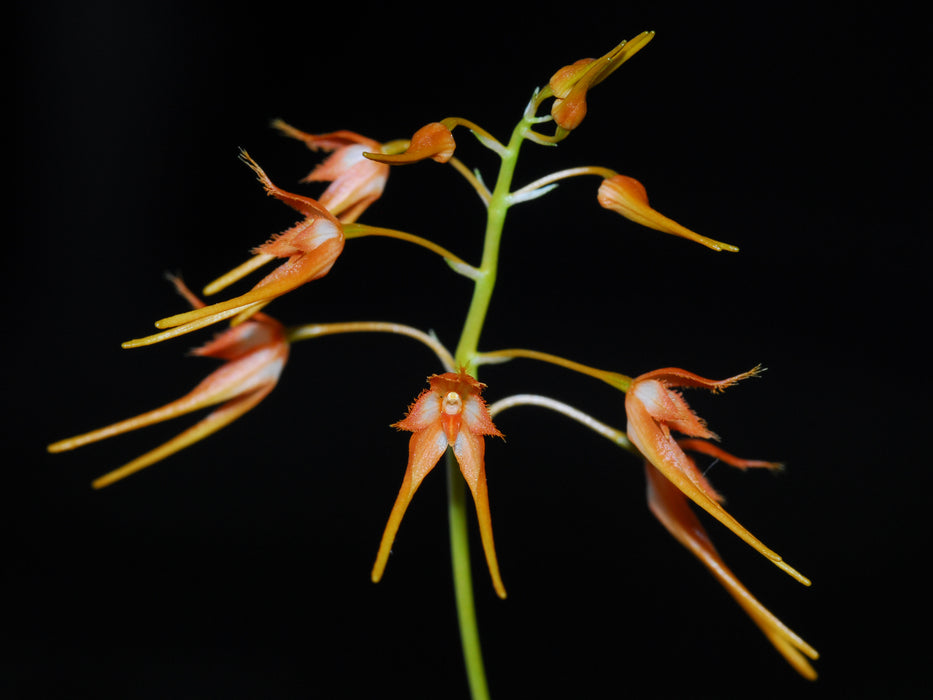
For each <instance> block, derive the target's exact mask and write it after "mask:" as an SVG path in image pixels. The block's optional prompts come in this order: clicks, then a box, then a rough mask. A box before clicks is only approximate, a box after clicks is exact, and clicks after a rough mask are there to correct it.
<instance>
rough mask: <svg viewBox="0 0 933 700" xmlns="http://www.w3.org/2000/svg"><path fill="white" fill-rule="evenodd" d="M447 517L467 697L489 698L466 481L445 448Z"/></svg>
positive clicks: (449, 452) (475, 698) (475, 699)
mask: <svg viewBox="0 0 933 700" xmlns="http://www.w3.org/2000/svg"><path fill="white" fill-rule="evenodd" d="M446 457H447V460H446V461H447V519H448V523H449V526H450V563H451V568H452V569H453V575H454V602H455V604H456V606H457V620H458V622H459V625H460V648H461V650H462V652H463V662H464V665H465V666H466V674H467V682H468V683H469V686H470V697H472V698H473V700H489V686H488V684H487V683H486V669H485V667H484V665H483V652H482V649H481V647H480V641H479V625H478V624H477V621H476V605H475V603H474V600H473V576H472V573H471V568H470V538H469V528H468V523H467V521H468V518H467V510H468V508H467V497H466V495H467V488H466V482H465V481H464V480H463V477H462V476H460V465H459V464H457V459H456V458H455V457H454V455H453V451H452V450H450V449H448V450H447V455H446Z"/></svg>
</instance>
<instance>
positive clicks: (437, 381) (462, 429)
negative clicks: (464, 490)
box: [372, 370, 505, 598]
mask: <svg viewBox="0 0 933 700" xmlns="http://www.w3.org/2000/svg"><path fill="white" fill-rule="evenodd" d="M428 382H429V384H430V388H429V389H425V390H424V391H423V392H422V393H421V395H420V396H418V398H417V399H416V400H415V402H414V403H413V404H412V405H411V408H410V409H409V410H408V415H407V416H405V418H404V420H401V421H399V422H398V423H396V424H395V427H396V428H399V429H400V430H409V431H411V432H412V433H413V435H412V436H411V440H410V441H409V443H408V467H407V469H406V471H405V478H404V479H403V480H402V488H401V490H400V491H399V494H398V497H397V498H396V500H395V505H394V506H393V507H392V512H391V514H390V515H389V521H388V523H387V524H386V529H385V532H384V533H383V535H382V542H381V543H380V545H379V552H378V554H377V555H376V563H375V565H374V566H373V571H372V580H373V581H376V582H378V581H379V580H380V579H381V578H382V574H383V572H384V571H385V567H386V562H387V561H388V558H389V551H390V550H391V548H392V543H393V541H394V540H395V535H396V533H397V532H398V528H399V524H400V523H401V522H402V517H403V516H404V515H405V511H406V509H407V508H408V504H409V503H411V499H412V497H413V496H414V495H415V491H417V490H418V487H419V486H420V485H421V482H422V481H423V480H424V477H426V476H427V475H428V473H429V472H430V471H431V470H432V469H434V467H435V465H436V464H437V462H438V461H439V460H440V458H441V456H442V455H443V454H444V453H445V452H446V451H447V448H448V447H451V448H453V452H454V456H455V457H456V458H457V462H458V463H459V465H460V471H461V473H462V474H463V478H464V479H466V482H467V485H468V486H469V487H470V492H471V493H472V494H473V502H474V503H475V505H476V516H477V519H478V520H479V528H480V537H481V539H482V542H483V550H484V551H485V553H486V563H487V564H488V566H489V573H490V575H491V576H492V583H493V586H494V587H495V589H496V593H497V594H498V595H499V596H500V597H501V598H505V586H504V585H503V583H502V577H501V576H500V574H499V564H498V561H497V560H496V550H495V545H494V543H493V538H492V519H491V515H490V511H489V495H488V493H487V491H486V467H485V462H484V458H483V455H484V453H485V442H484V436H486V435H497V436H499V437H502V433H500V432H499V431H498V430H497V429H496V426H495V425H493V423H492V418H491V417H490V416H489V411H488V409H487V408H486V403H485V402H484V401H483V399H482V398H481V397H480V393H481V392H482V390H483V388H484V387H485V385H484V384H481V383H480V382H478V381H477V380H476V379H474V378H473V377H471V376H470V375H469V374H467V373H466V372H465V371H463V370H461V371H460V372H459V373H455V372H447V373H445V374H435V375H433V376H431V377H429V378H428Z"/></svg>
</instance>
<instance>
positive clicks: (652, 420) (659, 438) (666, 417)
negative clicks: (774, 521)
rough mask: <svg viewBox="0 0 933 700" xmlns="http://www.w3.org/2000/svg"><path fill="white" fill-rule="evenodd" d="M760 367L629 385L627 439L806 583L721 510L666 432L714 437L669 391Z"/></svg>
mask: <svg viewBox="0 0 933 700" xmlns="http://www.w3.org/2000/svg"><path fill="white" fill-rule="evenodd" d="M758 372H759V368H757V367H756V368H754V369H752V370H751V371H749V372H744V373H742V374H739V375H736V376H734V377H729V378H728V379H723V380H719V381H716V380H713V379H704V378H703V377H700V376H697V375H696V374H693V373H691V372H687V371H686V370H682V369H677V368H673V367H669V368H667V369H659V370H655V371H653V372H648V373H647V374H643V375H641V376H639V377H636V378H635V379H634V380H633V381H632V385H631V387H629V390H628V392H627V393H626V395H625V413H626V415H627V417H628V428H627V432H628V437H629V439H630V440H631V441H632V444H634V445H635V447H637V448H638V450H639V452H641V453H642V455H644V457H645V459H647V460H648V462H650V463H651V464H652V465H653V466H654V467H655V469H657V470H658V471H659V472H661V473H662V474H663V475H664V476H665V477H667V479H668V480H669V481H670V482H671V483H672V484H674V486H676V487H677V488H678V489H680V491H682V492H683V493H684V495H686V496H687V497H688V498H689V499H690V500H692V501H693V502H694V503H696V504H697V505H698V506H700V507H701V508H703V509H704V510H705V511H706V512H708V513H709V514H710V515H712V516H713V517H714V518H716V519H717V520H718V521H719V522H721V523H722V524H723V525H725V526H726V527H727V528H729V529H730V530H732V532H734V533H735V534H736V535H738V536H739V537H740V538H742V539H743V540H745V542H747V543H748V544H749V545H751V546H752V547H753V548H755V549H756V550H757V551H758V552H760V553H761V554H763V555H764V556H765V557H767V558H768V559H770V560H771V562H772V563H774V564H775V565H776V566H778V567H779V568H780V569H782V570H783V571H785V572H787V573H788V574H790V575H791V576H793V577H794V578H795V579H797V580H798V581H800V582H801V583H803V584H805V585H810V581H809V580H808V579H807V578H805V577H804V576H802V575H801V574H800V573H799V572H798V571H797V570H795V569H794V568H792V567H791V566H789V565H788V564H786V563H785V562H784V560H783V559H782V558H781V557H780V555H778V554H777V552H774V551H773V550H771V549H769V548H768V547H766V546H765V545H764V543H762V542H761V541H760V540H759V539H758V538H757V537H755V536H754V535H752V533H750V532H749V531H748V530H746V529H745V528H744V527H742V525H740V524H739V522H738V521H737V520H736V519H735V518H733V517H732V516H731V515H729V513H727V512H726V510H725V508H723V507H722V505H721V503H720V500H721V499H720V497H719V495H718V494H717V493H716V492H715V491H713V489H712V488H711V487H710V485H709V483H708V482H707V481H706V479H704V478H703V475H702V474H701V473H700V472H699V471H698V470H697V468H696V465H695V464H694V463H693V461H692V460H691V459H690V458H689V457H687V455H686V454H684V451H683V449H682V448H681V446H680V445H678V443H677V441H676V440H675V439H674V438H673V437H672V435H671V430H676V431H678V432H680V433H683V434H684V435H688V436H690V437H697V438H714V439H715V438H716V435H715V433H713V432H712V431H710V430H709V429H708V428H707V427H706V424H705V423H704V422H703V420H702V419H700V418H699V417H698V416H697V415H696V414H695V413H694V412H693V411H692V410H691V409H690V407H689V406H688V405H687V402H686V401H685V400H684V398H683V396H681V395H680V394H679V393H678V392H676V391H674V390H673V389H672V388H671V387H699V388H703V389H709V390H711V391H714V392H717V391H722V390H723V389H725V388H727V387H730V386H732V385H733V384H735V383H737V382H738V381H740V380H742V379H745V378H747V377H753V376H755V375H756V374H758Z"/></svg>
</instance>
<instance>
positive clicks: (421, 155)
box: [364, 122, 457, 165]
mask: <svg viewBox="0 0 933 700" xmlns="http://www.w3.org/2000/svg"><path fill="white" fill-rule="evenodd" d="M456 148H457V144H456V143H455V142H454V136H453V134H452V133H450V128H449V127H448V126H447V125H445V124H442V123H441V122H432V123H430V124H427V125H425V126H423V127H421V128H420V129H418V131H416V132H415V133H414V134H413V135H412V137H411V141H409V142H408V146H407V148H406V149H405V150H404V151H403V152H402V153H392V152H390V150H391V149H384V150H383V152H382V153H365V154H364V155H365V156H366V157H367V158H369V159H370V160H373V161H378V162H379V163H386V164H388V165H406V164H408V163H417V162H418V161H419V160H424V159H425V158H430V159H431V160H435V161H437V162H438V163H446V162H447V161H448V160H450V159H451V157H452V156H453V154H454V150H455V149H456Z"/></svg>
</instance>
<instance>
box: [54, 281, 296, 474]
mask: <svg viewBox="0 0 933 700" xmlns="http://www.w3.org/2000/svg"><path fill="white" fill-rule="evenodd" d="M172 281H173V282H174V284H175V286H176V288H177V289H178V291H179V292H180V293H181V294H182V295H183V296H185V297H186V298H187V299H188V300H189V302H191V304H192V306H195V307H200V306H203V303H202V302H201V301H200V300H199V299H197V297H195V296H194V295H193V294H192V293H191V292H189V291H188V289H187V287H185V285H184V283H183V282H182V281H181V280H179V279H177V278H173V279H172ZM193 354H195V355H200V356H202V357H216V358H218V359H221V360H225V363H224V364H223V365H222V366H221V367H219V368H218V369H216V370H215V371H214V372H213V373H211V374H210V375H209V376H208V377H206V378H205V379H204V380H203V381H202V382H201V383H200V384H198V385H197V386H196V387H195V388H194V389H193V390H192V391H191V392H189V393H188V394H186V395H185V396H182V397H181V398H180V399H176V400H175V401H172V402H171V403H169V404H166V405H165V406H162V407H161V408H157V409H155V410H153V411H149V412H147V413H143V414H141V415H138V416H135V417H133V418H128V419H127V420H123V421H120V422H119V423H114V424H113V425H109V426H107V427H106V428H100V429H98V430H94V431H92V432H90V433H85V434H84V435H78V436H76V437H73V438H69V439H67V440H61V441H59V442H56V443H54V444H52V445H49V448H48V449H49V452H64V451H66V450H73V449H75V448H76V447H81V446H82V445H87V444H88V443H91V442H97V441H98V440H103V439H105V438H109V437H113V436H114V435H120V434H121V433H125V432H128V431H130V430H136V429H137V428H144V427H146V426H148V425H153V424H154V423H160V422H162V421H165V420H169V419H170V418H176V417H177V416H182V415H184V414H186V413H190V412H192V411H197V410H199V409H202V408H206V407H208V406H213V405H215V404H220V403H222V404H223V405H222V406H220V407H219V408H217V409H215V410H214V411H212V412H211V413H210V414H208V415H207V416H206V417H205V418H203V419H202V420H201V421H200V422H198V423H196V424H195V425H193V426H192V427H190V428H188V429H187V430H186V431H184V432H183V433H181V434H180V435H178V436H176V437H174V438H172V439H171V440H169V441H168V442H166V443H165V444H164V445H162V446H161V447H157V448H156V449H154V450H152V451H151V452H147V453H146V454H144V455H143V456H141V457H137V458H136V459H134V460H133V461H132V462H129V463H128V464H126V465H124V466H122V467H120V468H119V469H116V470H114V471H112V472H110V473H109V474H105V475H104V476H102V477H100V478H99V479H96V480H95V481H94V482H93V486H94V488H103V487H104V486H108V485H110V484H112V483H113V482H115V481H118V480H120V479H122V478H124V477H126V476H129V475H130V474H133V473H134V472H137V471H139V470H140V469H143V468H145V467H148V466H149V465H151V464H154V463H156V462H158V461H161V460H163V459H165V458H166V457H168V456H170V455H172V454H174V453H176V452H178V451H179V450H182V449H184V448H185V447H188V446H189V445H191V444H193V443H195V442H198V441H199V440H203V439H204V438H205V437H207V436H208V435H210V434H212V433H214V432H216V431H218V430H220V429H221V428H223V427H225V426H227V425H228V424H230V423H232V422H233V421H235V420H236V419H237V418H239V417H240V416H242V415H243V414H244V413H246V412H247V411H249V410H250V409H252V408H253V407H254V406H256V405H257V404H259V402H260V401H262V400H263V399H264V398H265V397H266V396H267V395H268V394H269V392H271V391H272V389H273V388H274V387H275V385H276V382H277V381H278V378H279V375H280V374H281V372H282V368H283V367H284V366H285V362H286V360H287V359H288V343H287V342H286V340H285V330H284V328H283V327H282V324H280V323H279V322H278V321H276V320H275V319H273V318H270V317H269V316H266V315H265V314H256V315H255V316H253V317H252V318H251V319H250V320H249V321H247V322H245V323H241V324H240V325H238V326H235V327H233V328H229V329H228V330H226V331H224V332H223V333H221V334H220V335H218V336H217V337H216V338H214V339H213V340H212V341H210V342H209V343H207V344H206V345H204V346H203V347H201V348H198V349H197V350H194V351H193Z"/></svg>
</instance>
